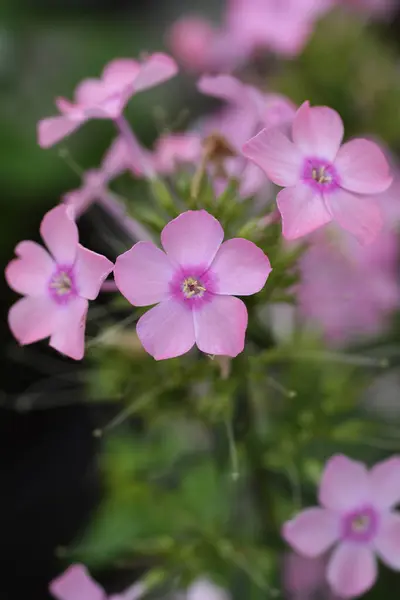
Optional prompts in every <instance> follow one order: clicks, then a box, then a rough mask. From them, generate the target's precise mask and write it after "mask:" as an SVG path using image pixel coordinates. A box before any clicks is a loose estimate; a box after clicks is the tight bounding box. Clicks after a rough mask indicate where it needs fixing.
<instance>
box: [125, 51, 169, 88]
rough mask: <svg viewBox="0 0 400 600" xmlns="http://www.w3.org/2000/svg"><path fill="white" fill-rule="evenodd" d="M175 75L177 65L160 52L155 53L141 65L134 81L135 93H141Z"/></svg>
mask: <svg viewBox="0 0 400 600" xmlns="http://www.w3.org/2000/svg"><path fill="white" fill-rule="evenodd" d="M177 73H178V65H177V64H176V62H175V61H174V59H173V58H171V57H170V56H168V55H167V54H163V53H162V52H156V53H155V54H152V55H151V56H149V58H148V59H147V60H145V61H144V62H143V63H142V65H141V69H140V72H139V74H138V76H137V77H136V79H135V92H142V91H143V90H147V89H148V88H151V87H154V86H155V85H158V84H159V83H163V82H164V81H167V80H168V79H171V77H174V76H175V75H176V74H177Z"/></svg>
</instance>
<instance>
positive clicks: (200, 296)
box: [169, 267, 215, 309]
mask: <svg viewBox="0 0 400 600" xmlns="http://www.w3.org/2000/svg"><path fill="white" fill-rule="evenodd" d="M169 285H170V290H171V292H172V295H173V296H174V297H175V298H176V299H177V300H180V301H181V302H183V303H184V304H185V305H186V306H187V307H188V308H190V309H196V308H200V307H201V306H202V305H203V304H204V303H205V302H210V300H211V298H212V294H213V292H214V290H215V278H214V277H213V275H212V273H211V272H210V271H209V270H207V268H205V267H184V268H181V269H179V270H177V271H176V272H175V274H174V277H173V278H172V280H171V282H170V284H169Z"/></svg>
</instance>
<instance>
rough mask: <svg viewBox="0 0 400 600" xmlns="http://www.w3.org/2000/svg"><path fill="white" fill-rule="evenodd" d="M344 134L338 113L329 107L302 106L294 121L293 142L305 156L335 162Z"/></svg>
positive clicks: (307, 104)
mask: <svg viewBox="0 0 400 600" xmlns="http://www.w3.org/2000/svg"><path fill="white" fill-rule="evenodd" d="M343 134H344V128H343V122H342V119H341V118H340V116H339V115H338V113H337V112H336V111H335V110H333V109H332V108H328V107H327V106H314V107H313V108H311V107H310V103H309V102H304V104H302V106H300V108H299V110H298V111H297V113H296V116H295V118H294V121H293V141H294V143H295V144H296V146H298V147H299V148H300V149H301V151H302V152H303V155H305V156H308V157H316V158H325V159H326V160H329V161H333V160H334V159H335V157H336V154H337V153H338V150H339V148H340V144H341V143H342V139H343Z"/></svg>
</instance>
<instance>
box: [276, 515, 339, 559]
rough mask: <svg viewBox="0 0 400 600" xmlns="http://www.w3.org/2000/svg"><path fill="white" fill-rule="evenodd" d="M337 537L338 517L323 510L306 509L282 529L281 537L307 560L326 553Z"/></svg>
mask: <svg viewBox="0 0 400 600" xmlns="http://www.w3.org/2000/svg"><path fill="white" fill-rule="evenodd" d="M339 535H340V518H339V516H338V515H337V514H335V513H334V512H332V511H330V510H325V509H323V508H307V509H306V510H303V511H302V512H301V513H300V514H299V515H297V517H295V518H294V519H293V520H292V521H288V522H287V523H285V525H284V527H283V537H284V539H285V540H286V541H287V542H288V544H290V545H291V546H292V548H293V549H294V550H296V552H298V553H299V554H302V555H304V556H308V557H309V558H315V557H316V556H319V555H320V554H323V553H324V552H326V550H328V549H329V548H330V547H331V546H332V545H333V544H334V543H335V542H336V541H337V540H338V539H339Z"/></svg>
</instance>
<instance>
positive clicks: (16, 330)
mask: <svg viewBox="0 0 400 600" xmlns="http://www.w3.org/2000/svg"><path fill="white" fill-rule="evenodd" d="M56 311H57V307H56V305H55V303H54V302H53V301H52V300H51V298H50V297H49V296H40V297H36V298H35V297H31V296H27V297H26V298H21V300H18V302H16V303H15V304H13V306H12V307H11V308H10V311H9V313H8V324H9V326H10V329H11V332H12V334H13V336H14V337H15V338H16V340H17V341H18V342H19V343H20V344H22V345H25V344H33V343H34V342H38V341H39V340H44V339H45V338H47V337H49V336H50V335H51V334H52V333H53V330H54V327H55V323H56Z"/></svg>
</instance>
